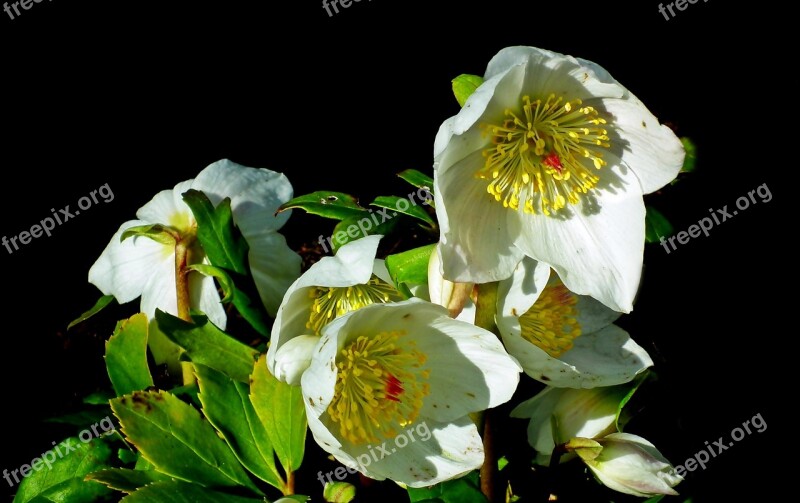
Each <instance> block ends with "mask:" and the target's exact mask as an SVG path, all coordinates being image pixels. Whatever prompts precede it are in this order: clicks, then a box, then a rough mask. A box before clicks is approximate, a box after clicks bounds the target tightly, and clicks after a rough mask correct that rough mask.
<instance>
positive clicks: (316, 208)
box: [277, 190, 366, 220]
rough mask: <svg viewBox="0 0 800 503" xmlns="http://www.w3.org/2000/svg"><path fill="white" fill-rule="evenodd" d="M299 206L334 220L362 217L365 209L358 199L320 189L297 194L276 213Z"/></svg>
mask: <svg viewBox="0 0 800 503" xmlns="http://www.w3.org/2000/svg"><path fill="white" fill-rule="evenodd" d="M293 208H299V209H301V210H305V211H306V212H307V213H310V214H311V215H317V216H320V217H324V218H332V219H334V220H344V219H346V218H352V217H362V216H364V214H365V213H366V210H365V209H364V208H362V207H361V206H360V205H359V204H358V199H356V198H355V197H353V196H351V195H350V194H345V193H342V192H331V191H327V190H320V191H317V192H312V193H311V194H306V195H304V196H298V197H295V198H294V199H292V200H291V201H288V202H286V203H284V204H282V205H281V206H280V207H279V208H278V211H277V213H281V212H283V211H286V210H289V209H293Z"/></svg>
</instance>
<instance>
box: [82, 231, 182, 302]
mask: <svg viewBox="0 0 800 503" xmlns="http://www.w3.org/2000/svg"><path fill="white" fill-rule="evenodd" d="M140 225H146V222H143V221H141V220H131V221H128V222H125V223H124V224H122V226H120V228H119V230H118V231H117V232H116V233H114V236H113V237H112V238H111V241H110V242H109V243H108V245H107V246H106V248H105V250H103V253H101V254H100V257H99V258H98V259H97V261H96V262H95V263H94V265H92V267H91V269H89V282H90V283H92V284H93V285H95V286H96V287H97V288H99V289H100V291H102V292H103V294H104V295H113V296H114V297H115V298H116V299H117V302H119V303H120V304H124V303H126V302H130V301H132V300H133V299H135V298H137V297H139V296H140V295H142V292H143V291H144V289H145V286H146V285H147V283H148V281H150V279H151V276H152V275H153V274H154V271H155V270H157V269H158V268H159V267H160V266H161V265H162V264H163V263H168V264H172V267H174V263H175V255H174V253H173V250H172V249H171V248H170V247H168V246H164V245H162V244H159V243H156V242H155V241H153V240H152V239H149V238H145V237H131V238H128V239H126V240H125V241H122V242H120V237H121V236H122V233H123V232H125V231H126V230H127V229H129V228H131V227H136V226H140Z"/></svg>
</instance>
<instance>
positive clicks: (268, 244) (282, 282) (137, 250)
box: [89, 160, 300, 329]
mask: <svg viewBox="0 0 800 503" xmlns="http://www.w3.org/2000/svg"><path fill="white" fill-rule="evenodd" d="M189 189H195V190H199V191H202V192H204V193H205V194H206V196H208V198H209V200H210V201H211V202H212V203H213V204H214V205H215V206H216V205H218V204H219V203H220V202H221V201H222V200H223V199H224V198H226V197H230V198H231V209H232V213H233V220H234V222H235V224H236V225H237V226H238V227H239V230H240V231H241V232H242V235H243V236H244V238H245V239H246V240H247V243H248V244H249V246H250V252H249V256H248V259H249V263H250V269H251V271H252V273H253V277H254V279H255V282H256V287H257V288H258V291H259V293H260V295H261V299H262V301H263V302H264V305H265V306H266V308H267V310H268V311H269V312H270V314H273V315H274V314H275V312H276V311H277V308H278V304H279V303H280V299H281V298H282V297H283V293H284V292H285V291H286V289H287V288H288V287H289V285H290V284H291V282H292V281H294V280H295V279H296V278H297V276H299V274H300V257H299V256H298V255H297V254H296V253H294V252H293V251H292V250H291V249H290V248H289V247H288V246H287V244H286V240H285V239H284V237H283V236H282V235H280V234H278V232H277V230H278V229H280V228H281V227H282V226H283V224H284V223H285V222H286V220H287V219H288V217H289V215H287V214H284V213H281V214H280V215H278V216H274V213H275V211H276V210H277V208H278V206H280V205H281V204H282V203H284V202H286V201H288V200H289V199H291V197H292V186H291V184H290V183H289V180H288V179H287V178H286V177H285V176H284V175H282V174H280V173H276V172H274V171H269V170H267V169H253V168H247V167H245V166H241V165H239V164H236V163H233V162H231V161H228V160H222V161H218V162H215V163H213V164H211V165H210V166H208V167H207V168H205V169H204V170H203V171H201V172H200V173H199V174H198V175H197V178H195V179H193V180H187V181H184V182H181V183H178V184H177V185H176V186H175V188H174V189H172V190H164V191H162V192H160V193H158V194H156V196H155V197H154V198H153V199H152V200H151V201H150V202H148V203H147V204H145V205H144V206H142V207H141V208H140V209H139V210H138V211H137V212H136V216H137V220H130V221H128V222H125V223H124V224H122V226H120V228H119V230H118V231H117V232H116V233H115V234H114V236H113V237H112V238H111V241H110V242H109V244H108V246H106V248H105V250H103V253H102V254H101V255H100V258H98V259H97V261H96V262H95V263H94V265H93V266H92V268H91V269H90V270H89V282H90V283H92V284H94V285H95V286H97V287H98V288H99V289H100V290H101V291H102V292H103V293H104V294H106V295H114V297H116V299H117V301H118V302H120V303H125V302H130V301H132V300H134V299H135V298H137V297H140V296H141V311H142V312H144V313H145V314H147V316H148V318H150V319H153V317H154V314H155V310H156V308H158V309H161V310H163V311H166V312H168V313H171V314H173V315H177V313H178V308H177V294H176V286H175V246H174V245H169V244H162V243H159V242H156V241H154V240H151V239H149V238H145V237H131V238H128V239H126V240H125V241H121V239H120V238H121V236H122V234H123V233H124V232H125V231H126V230H128V229H130V228H132V227H138V226H144V225H150V224H160V225H163V226H166V227H168V228H169V229H170V230H171V232H173V233H174V234H175V235H177V236H179V237H180V239H186V240H187V242H193V244H192V245H191V248H190V252H189V255H190V258H189V260H190V263H192V264H197V263H202V262H203V261H204V260H205V255H204V253H203V250H202V248H201V247H200V245H199V243H198V242H197V241H196V240H194V236H195V233H196V227H197V223H196V221H195V219H194V216H193V214H192V211H191V209H190V208H189V206H187V205H186V203H185V202H184V201H183V197H182V195H183V193H185V192H186V191H187V190H189ZM189 286H190V295H191V305H192V307H194V308H197V309H199V310H201V311H203V312H204V313H205V314H206V315H207V316H208V318H209V320H211V321H212V322H213V323H214V324H215V325H217V326H219V327H220V328H223V329H224V328H225V325H226V316H225V311H224V310H223V308H222V305H221V304H220V297H219V294H218V292H217V288H216V286H215V285H214V280H213V279H212V278H209V277H204V276H202V275H200V274H199V273H191V274H190V275H189Z"/></svg>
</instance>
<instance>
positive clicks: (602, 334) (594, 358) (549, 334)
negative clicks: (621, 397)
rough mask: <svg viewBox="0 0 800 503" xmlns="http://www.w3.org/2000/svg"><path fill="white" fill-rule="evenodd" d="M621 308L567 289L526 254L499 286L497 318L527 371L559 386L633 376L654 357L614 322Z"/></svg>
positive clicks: (616, 380) (623, 380)
mask: <svg viewBox="0 0 800 503" xmlns="http://www.w3.org/2000/svg"><path fill="white" fill-rule="evenodd" d="M618 317H619V313H618V312H616V311H612V310H611V309H609V308H607V307H605V306H604V305H602V304H601V303H599V302H597V301H596V300H594V299H593V298H591V297H588V296H582V295H576V294H575V293H573V292H571V291H569V290H568V289H567V287H566V286H565V285H564V284H563V283H562V282H561V280H560V278H559V277H558V276H557V275H556V274H555V273H552V271H551V269H550V267H549V266H548V265H547V264H544V263H543V262H537V261H535V260H533V259H531V258H527V257H526V258H525V259H524V260H522V261H521V262H520V263H519V264H518V265H517V267H516V269H514V272H513V274H512V275H511V277H510V278H508V279H506V280H504V281H501V282H500V284H499V286H498V304H497V315H496V317H495V321H496V322H497V327H498V329H499V330H500V335H501V336H502V338H503V342H504V343H505V345H506V349H507V350H508V352H509V353H510V354H511V355H513V356H514V357H515V358H517V359H518V360H519V362H520V364H521V365H522V368H523V369H525V373H526V374H528V375H529V376H531V377H533V378H534V379H537V380H539V381H542V382H543V383H545V384H548V385H550V386H555V387H569V388H592V387H597V386H612V385H615V384H622V383H626V382H629V381H631V380H632V379H633V378H634V377H636V375H638V374H639V373H641V372H642V371H644V370H645V369H646V368H648V367H650V366H652V365H653V361H652V360H651V359H650V356H649V355H648V354H647V351H645V350H644V348H642V347H641V346H639V345H638V344H636V342H634V340H633V339H631V337H630V335H628V333H627V332H626V331H624V330H623V329H621V328H619V327H618V326H616V325H613V324H612V322H613V321H614V320H616V319H617V318H618Z"/></svg>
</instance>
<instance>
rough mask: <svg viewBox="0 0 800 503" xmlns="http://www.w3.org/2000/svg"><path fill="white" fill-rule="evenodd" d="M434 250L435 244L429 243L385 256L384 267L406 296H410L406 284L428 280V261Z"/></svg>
mask: <svg viewBox="0 0 800 503" xmlns="http://www.w3.org/2000/svg"><path fill="white" fill-rule="evenodd" d="M435 250H436V245H435V244H431V245H426V246H422V247H420V248H414V249H413V250H408V251H404V252H402V253H396V254H394V255H389V256H388V257H386V268H387V269H388V270H389V274H390V275H391V276H392V281H394V284H395V285H397V287H398V288H399V289H401V291H403V292H405V293H406V296H407V297H408V296H410V293H408V287H407V285H408V284H420V283H426V282H427V281H428V262H429V261H430V259H431V253H434V252H435Z"/></svg>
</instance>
